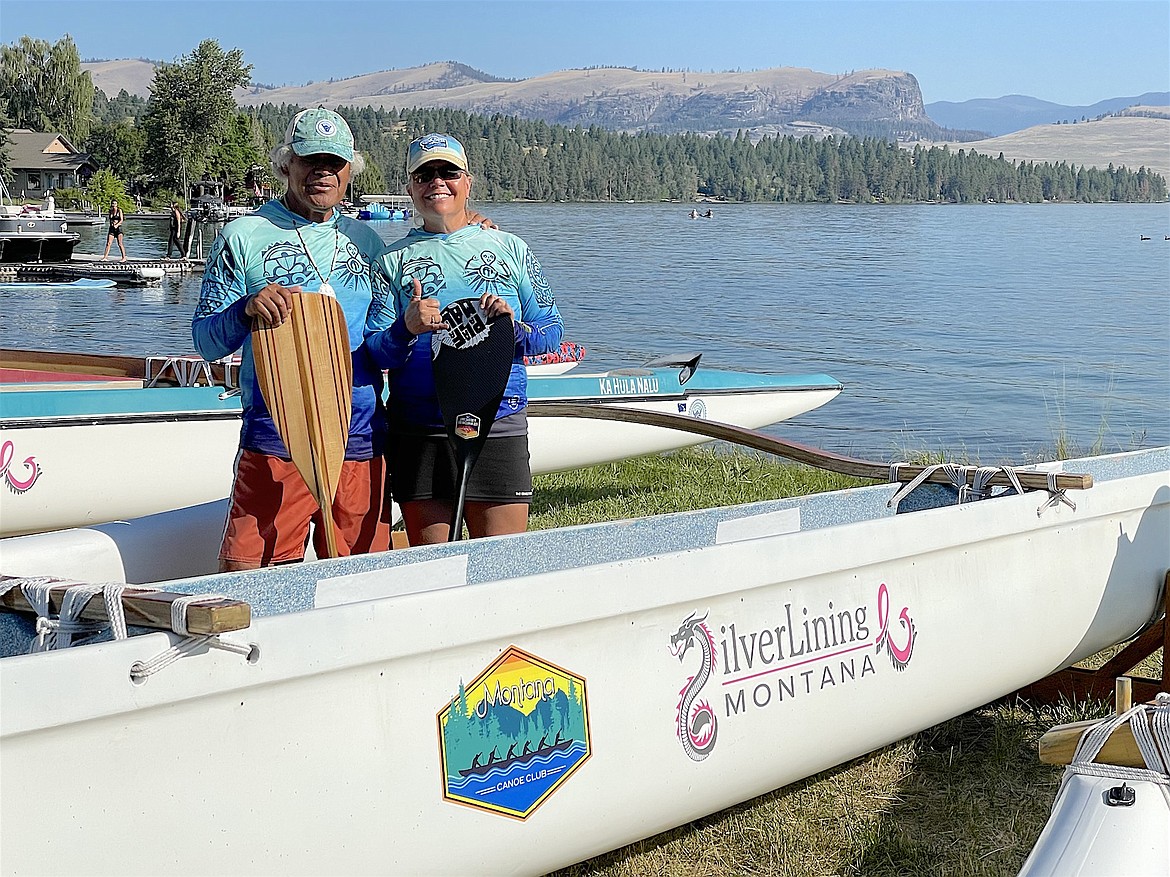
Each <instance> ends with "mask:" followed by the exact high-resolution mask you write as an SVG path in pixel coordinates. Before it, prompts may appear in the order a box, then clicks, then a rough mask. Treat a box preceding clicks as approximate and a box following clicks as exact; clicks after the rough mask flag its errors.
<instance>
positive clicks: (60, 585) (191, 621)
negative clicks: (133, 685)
mask: <svg viewBox="0 0 1170 877" xmlns="http://www.w3.org/2000/svg"><path fill="white" fill-rule="evenodd" d="M98 594H101V595H102V600H100V601H95V600H93V599H92V598H93V597H96V596H97V595H98ZM0 608H3V609H7V610H8V611H11V612H33V613H36V616H37V637H36V639H35V640H34V641H33V645H32V648H31V649H30V651H32V652H43V651H51V650H54V649H62V648H68V647H69V646H70V645H74V642H73V640H74V638H75V637H81V638H87V637H90V636H94V635H96V634H99V633H104V632H105V631H106V630H107V629H109V630H110V632H111V633H112V634H113V637H114V639H126V638H127V637H128V631H127V626H128V625H134V626H137V627H150V628H155V629H159V630H169V631H172V632H174V633H176V634H178V635H180V636H182V637H184V639H183V640H181V641H180V642H179V643H177V644H176V645H174V646H172V647H171V648H169V649H166V650H165V651H163V652H161V653H159V654H158V655H156V656H155V657H153V658H151V659H149V660H147V661H136V662H135V663H134V664H133V665H132V666H131V668H130V676H131V678H133V679H135V680H142V679H145V678H146V677H147V676H150V675H152V674H154V673H157V672H158V671H159V670H161V669H163V668H164V667H167V666H169V665H170V664H172V663H174V662H175V661H177V660H178V659H179V658H181V657H183V656H184V655H187V654H189V653H191V652H193V651H194V650H195V649H197V648H199V647H201V646H208V647H210V648H217V649H224V650H226V651H230V652H236V653H237V654H240V655H245V656H247V657H248V658H249V660H252V659H253V657H254V653H255V651H256V646H255V645H253V644H249V643H234V642H228V641H225V640H221V639H220V637H219V635H220V634H221V633H226V632H228V631H233V630H243V629H244V628H246V627H248V626H249V625H250V624H251V620H252V609H251V607H250V606H249V605H248V604H247V603H244V602H242V601H240V600H233V599H231V598H229V597H225V596H224V595H223V594H193V595H192V594H178V593H173V592H169V591H157V590H153V589H150V588H139V587H132V586H129V585H125V584H121V583H118V582H107V583H104V584H90V583H82V582H73V581H66V580H64V579H56V578H52V577H50V576H36V577H28V578H21V577H17V576H4V575H0ZM54 614H55V615H56V617H53V616H54Z"/></svg>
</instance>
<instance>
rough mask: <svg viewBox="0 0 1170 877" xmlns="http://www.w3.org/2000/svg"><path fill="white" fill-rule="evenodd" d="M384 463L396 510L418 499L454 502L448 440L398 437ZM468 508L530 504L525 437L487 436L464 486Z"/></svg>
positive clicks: (455, 482)
mask: <svg viewBox="0 0 1170 877" xmlns="http://www.w3.org/2000/svg"><path fill="white" fill-rule="evenodd" d="M386 457H387V462H388V464H389V465H388V468H389V471H390V490H391V491H392V493H393V496H394V501H395V502H396V503H398V504H400V505H401V504H402V503H404V502H411V501H412V500H420V499H445V500H450V501H452V502H454V500H455V491H456V487H457V486H458V484H459V481H458V475H457V473H456V472H455V453H454V452H453V451H452V450H451V443H450V441H449V440H448V439H447V436H445V435H444V436H441V437H438V436H422V435H409V434H404V433H397V434H396V435H392V436H391V438H390V441H389V443H388V447H387V451H386ZM467 499H468V501H470V502H499V503H511V502H523V503H530V502H532V470H531V468H530V467H529V464H528V436H527V435H501V436H488V439H487V441H486V442H484V445H483V450H482V451H480V453H479V459H478V460H477V461H476V463H475V466H474V467H473V468H472V470H471V480H470V481H469V482H468V485H467Z"/></svg>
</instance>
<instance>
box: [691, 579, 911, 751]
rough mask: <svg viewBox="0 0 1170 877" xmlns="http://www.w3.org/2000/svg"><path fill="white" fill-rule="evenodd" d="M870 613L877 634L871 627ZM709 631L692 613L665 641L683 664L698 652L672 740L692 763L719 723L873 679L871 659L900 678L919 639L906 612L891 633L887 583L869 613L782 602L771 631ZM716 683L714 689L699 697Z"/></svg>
mask: <svg viewBox="0 0 1170 877" xmlns="http://www.w3.org/2000/svg"><path fill="white" fill-rule="evenodd" d="M871 608H872V609H873V610H874V615H873V619H874V621H876V628H877V630H876V633H874V631H873V629H872V628H871V627H870V610H871ZM713 628H714V623H713V622H711V621H710V620H709V619H708V613H703V614H702V615H699V613H697V612H693V613H691V614H690V615H689V616H687V618H686V620H685V621H683V623H682V624H681V625H679V628H678V630H677V631H675V632H674V634H673V635H672V636H671V637H670V653H671V654H672V655H674V656H675V657H676V658H678V660H679V662H680V663H681V662H683V661H686V660H688V657H687V655H688V653H689V652H690V651H691V649H692V647H693V648H695V649H696V651H695V652H694V654H693V655H692V656H691V658H690V659H689V660H690V661H691V662H692V666H693V668H694V673H693V674H692V675H690V676H688V677H687V679H686V682H685V683H684V684H683V687H682V689H681V690H680V691H679V694H678V705H677V709H676V712H675V734H676V735H677V736H678V739H679V743H680V744H682V749H683V752H685V753H686V755H687V757H688V758H690V759H691V760H692V761H703V760H704V759H706V758H707V757H708V756H709V755H710V754H711V753H712V751H714V749H715V744H716V741H717V740H718V738H719V723H720V720H721V719H728V720H731V719H733V717H734V716H736V715H739V714H740V713H744V712H747V711H748V710H749V709H765V708H767V707H769V706H772V705H775V704H781V703H784V702H785V701H788V700H792V699H794V698H796V697H798V696H807V695H816V694H817V693H818V692H820V691H823V690H825V689H826V688H836V687H837V686H838V685H847V684H851V683H853V682H860V681H863V680H864V679H865V678H866V677H867V676H870V675H872V674H874V673H877V672H878V667H880V666H881V662H879V663H878V666H874V656H875V655H878V654H881V653H882V652H885V654H886V657H887V658H888V659H889V662H890V666H891V667H892V668H893V669H894V670H895V671H896V672H899V673H900V672H902V671H903V670H905V669H906V667H907V666H909V664H910V660H911V658H913V656H914V642H915V640H916V639H917V637H918V631H917V629H916V628H915V626H914V620H913V619H912V618H911V617H910V610H909V608H908V607H902V608H901V609H900V611H899V612H898V615H897V618H896V619H895V624H894V626H893V627H891V619H890V592H889V588H888V587H887V586H886V584H885V582H883V583H882V584H881V585H879V586H878V590H877V598H876V602H875V605H874V606H873V607H870V606H868V605H862V606H855V607H853V608H846V609H841V608H840V607H835V606H834V605H833V602H832V601H831V600H830V601H829V602H828V604H827V607H826V609H825V610H824V611H814V610H813V609H811V608H810V607H808V606H804V607H796V606H793V604H791V603H785V604H784V610H783V614H782V615H781V616H780V617H778V618H777V619H776V623H775V624H771V625H769V626H768V627H764V628H760V629H755V630H740V629H737V627H736V624H735V622H734V621H732V622H729V623H727V624H720V625H719V627H718V636H716V633H715V631H714V630H713ZM720 668H722V671H720ZM886 672H889V671H886ZM713 682H717V683H718V688H715V687H712V689H711V690H710V691H708V692H707V693H706V694H704V689H705V688H706V687H707V686H708V684H711V683H713Z"/></svg>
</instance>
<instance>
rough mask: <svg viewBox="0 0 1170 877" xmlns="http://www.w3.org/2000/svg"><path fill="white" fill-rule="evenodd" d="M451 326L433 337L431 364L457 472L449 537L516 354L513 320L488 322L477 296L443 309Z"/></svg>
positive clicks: (458, 529) (454, 536)
mask: <svg viewBox="0 0 1170 877" xmlns="http://www.w3.org/2000/svg"><path fill="white" fill-rule="evenodd" d="M442 317H443V321H444V322H446V323H447V325H448V326H449V327H450V328H448V329H445V330H444V331H442V332H436V333H435V334H434V335H433V336H432V340H431V357H432V359H431V367H432V369H433V371H434V376H435V391H436V393H437V394H438V397H439V408H440V409H441V410H442V412H443V424H444V426H445V427H446V429H447V438H448V439H449V440H450V442H451V447H452V449H453V450H454V452H455V469H456V472H457V474H458V477H459V485H458V492H457V495H456V499H455V509H454V514H453V517H452V521H451V536H450V538H451V540H452V541H455V540H458V539H460V538H462V529H463V505H464V499H465V497H466V494H467V482H468V479H469V478H470V476H471V470H472V467H473V466H474V465H475V460H476V458H478V457H479V452H480V450H481V449H482V448H483V443H484V442H485V441H487V437H488V433H489V432H490V431H491V428H492V423H493V422H494V421H495V416H496V411H497V409H498V408H499V407H500V400H501V399H503V397H504V390H505V389H506V388H507V386H508V374H509V372H510V371H511V368H512V360H513V358H514V357H515V355H516V340H515V333H514V331H513V329H512V321H511V320H510V319H507V318H497V319H494V320H491V321H489V320H488V318H487V315H486V314H485V313H484V312H483V309H482V308H480V306H479V301H478V300H477V299H471V298H469V299H460V300H459V301H456V302H452V303H451V304H449V305H448V306H447V307H445V308H443V311H442Z"/></svg>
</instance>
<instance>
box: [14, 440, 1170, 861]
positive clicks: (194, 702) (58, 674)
mask: <svg viewBox="0 0 1170 877" xmlns="http://www.w3.org/2000/svg"><path fill="white" fill-rule="evenodd" d="M1160 459H1161V462H1160V463H1159V465H1158V467H1157V468H1155V470H1154V471H1148V472H1146V473H1145V474H1133V475H1129V476H1126V477H1119V478H1116V479H1114V480H1108V479H1105V478H1103V477H1099V478H1098V483H1097V484H1096V485H1095V486H1094V487H1093V488H1092V489H1091V490H1090V491H1086V492H1083V493H1080V494H1078V495H1077V496H1076V509H1075V510H1073V509H1070V508H1068V507H1066V506H1064V505H1057V506H1055V507H1051V508H1047V509H1045V510H1044V512H1043V513H1042V514H1038V513H1037V509H1038V507H1039V506H1040V505H1041V504H1042V502H1043V499H1044V496H1043V494H1040V495H1037V494H1027V495H1025V496H1022V497H1010V498H1000V499H994V500H990V501H987V502H981V503H974V504H969V505H964V506H958V507H948V508H937V509H928V510H924V511H917V512H912V513H908V514H902V515H897V516H890V515H889V514H888V513H885V512H883V511H882V509H883V508H884V504H885V501H886V499H887V498H888V497H889V495H890V493H891V492H892V488H888V487H875V488H865V489H861V490H854V491H843V492H840V493H837V494H826V495H823V496H820V497H810V498H806V499H804V500H801V501H782V502H777V503H768V504H762V505H758V506H752V507H743V508H741V509H722V510H708V511H706V512H697V513H689V514H687V515H678V516H665V517H663V518H655V519H641V520H638V521H627V522H621V523H618V524H612V525H595V526H593V527H586V528H572V529H569V530H565V531H559V532H542V533H529V534H524V535H522V536H516V537H503V538H500V539H489V540H475V541H474V542H470V543H461V544H460V545H458V546H436V547H432V548H423V549H409V550H406V551H398V552H390V553H389V554H387V555H378V556H371V557H365V558H351V559H346V560H340V561H328V562H325V563H319V564H305V565H302V566H299V567H296V568H287V569H286V570H283V571H281V572H280V573H278V574H276V575H275V576H274V575H272V574H268V575H263V574H256V575H252V576H247V575H245V576H228V577H214V578H210V579H206V580H202V579H200V580H192V581H189V582H185V583H183V584H182V585H181V586H180V585H175V586H174V587H175V589H177V590H190V591H196V592H198V591H203V590H212V591H216V592H225V593H232V594H233V595H235V596H239V597H241V598H248V599H250V600H251V601H252V602H253V606H254V607H259V613H260V614H261V615H262V616H263V617H259V618H257V619H256V620H255V621H254V623H253V626H252V627H251V628H250V629H249V630H247V631H243V632H240V633H239V634H235V635H231V636H229V637H226V638H229V639H235V640H237V641H241V642H247V643H252V644H254V645H255V646H256V647H257V648H256V651H255V652H254V654H253V660H245V659H243V658H241V657H240V656H239V655H236V654H232V653H226V652H221V651H214V650H213V651H211V652H208V653H200V654H196V655H194V656H192V657H190V658H187V659H183V660H181V661H179V662H178V663H176V664H174V665H172V666H171V667H169V668H167V669H166V670H164V671H162V672H161V673H159V674H157V675H155V676H152V677H150V678H149V679H148V680H147V681H146V682H145V683H143V684H135V683H133V682H131V681H130V679H129V678H128V670H129V667H130V665H131V663H132V662H134V661H135V660H146V659H148V658H150V657H151V656H153V655H154V654H156V653H157V652H159V651H160V650H161V649H162V648H164V647H165V646H166V645H168V643H169V642H170V638H169V637H168V636H167V635H163V634H152V635H148V636H142V637H136V638H132V639H131V640H128V641H123V642H117V643H106V644H99V645H94V646H88V647H82V648H79V649H74V650H73V651H71V652H64V653H57V654H51V655H32V656H21V657H10V658H4V659H2V660H0V697H2V699H3V702H4V705H5V708H4V710H3V713H2V714H0V743H2V745H0V772H2V773H3V775H4V778H5V782H4V784H3V787H2V789H0V797H2V809H0V817H2V818H0V825H2V826H3V828H2V831H3V838H2V840H3V845H4V849H5V864H6V866H7V867H8V868H10V869H12V870H14V871H24V870H37V869H39V870H45V869H46V868H47V869H49V870H53V871H58V872H73V871H78V872H82V871H84V872H93V871H95V870H101V869H102V868H103V867H106V866H105V864H104V863H110V864H109V868H110V869H113V868H115V867H116V868H117V870H118V871H119V872H120V873H124V874H130V873H150V872H158V871H161V870H166V871H168V872H174V873H196V872H201V873H208V872H215V873H236V872H242V871H247V872H268V871H275V870H281V871H286V872H288V873H314V872H317V873H320V872H332V873H338V872H364V871H369V870H371V869H375V870H384V871H386V872H388V873H396V874H398V873H401V874H407V873H410V874H414V873H428V874H429V873H491V874H505V873H516V874H537V873H544V872H547V871H549V870H551V869H553V868H556V867H559V866H562V865H566V864H569V863H571V862H574V861H579V860H581V859H584V858H587V857H589V856H591V855H594V854H597V853H600V852H602V851H605V850H609V849H612V848H614V847H616V846H619V845H621V844H623V843H626V842H629V841H632V840H635V839H638V838H642V837H646V836H649V835H652V834H654V833H656V832H659V831H662V830H665V829H667V828H670V827H673V826H676V825H679V824H682V823H684V822H686V821H689V820H692V819H695V818H698V817H700V816H703V815H706V814H709V813H711V812H714V811H717V810H719V809H722V808H725V807H728V806H731V805H733V804H735V803H738V802H740V801H744V800H747V799H749V798H751V797H753V796H756V795H759V794H762V793H764V792H767V791H770V790H772V789H775V788H778V787H780V786H783V785H785V784H787V783H790V782H793V781H795V780H798V779H802V778H804V777H807V776H809V775H812V774H814V773H816V772H818V771H820V770H823V769H826V768H828V767H831V766H833V765H836V764H839V763H841V762H843V761H845V760H848V759H850V758H853V757H856V756H859V755H861V754H863V753H866V752H869V751H872V750H873V749H875V748H877V747H880V746H882V745H885V744H888V743H890V742H892V741H895V740H897V739H900V738H902V737H904V736H906V735H908V734H911V733H914V732H916V731H918V730H921V729H922V728H925V727H928V726H930V725H932V724H935V723H937V722H939V721H942V720H945V719H947V718H949V717H952V716H954V715H957V714H960V713H962V712H964V711H967V710H969V709H971V708H974V707H976V706H978V705H980V704H983V703H986V702H987V701H989V700H992V699H994V698H996V697H999V696H1002V695H1004V694H1007V693H1009V692H1011V691H1013V690H1015V689H1016V688H1018V687H1020V686H1022V685H1025V684H1027V683H1030V682H1032V681H1035V680H1037V679H1039V678H1041V677H1043V676H1045V675H1047V674H1048V673H1050V672H1052V671H1054V670H1056V669H1058V668H1060V667H1063V666H1066V665H1067V664H1069V663H1071V662H1073V661H1075V660H1078V659H1080V658H1083V657H1085V656H1087V655H1089V654H1092V653H1094V652H1096V651H1098V650H1100V649H1101V648H1103V647H1105V646H1107V645H1110V644H1112V643H1115V642H1118V641H1120V640H1122V639H1124V638H1126V637H1128V636H1130V635H1132V634H1133V633H1134V632H1135V631H1136V630H1137V629H1139V628H1140V627H1142V626H1143V625H1144V624H1145V623H1147V622H1148V621H1149V620H1150V619H1151V618H1152V617H1153V616H1154V613H1155V611H1156V608H1157V606H1158V598H1159V587H1160V583H1161V581H1162V579H1163V577H1164V575H1165V571H1166V569H1167V568H1170V543H1168V542H1167V540H1166V538H1165V534H1166V532H1167V531H1168V529H1170V473H1168V472H1167V465H1166V462H1167V454H1166V453H1165V452H1163V453H1162V455H1161V458H1160ZM1073 471H1084V469H1081V468H1075V469H1073ZM769 534H770V535H769ZM635 541H636V542H637V543H638V544H639V545H641V546H642V547H641V548H640V549H639V548H638V547H636V546H629V545H628V544H627V543H630V542H635ZM646 545H653V546H657V547H656V548H655V549H654V550H655V551H658V552H660V553H650V554H640V553H638V552H639V551H644V550H645V546H646ZM679 545H681V546H684V547H683V548H681V549H679V550H675V549H674V548H673V547H672V546H679ZM688 545H690V546H694V547H689V548H687V547H685V546H688ZM623 552H625V556H623ZM591 561H593V562H595V565H587V564H589V563H590V562H591ZM558 564H560V565H561V567H560V569H559V570H558V569H556V566H557V565H558ZM550 568H552V569H553V571H547V570H549V569H550ZM542 570H545V571H542ZM465 584H468V585H471V586H470V587H464V586H463V585H465ZM353 600H361V601H362V602H346V601H353ZM265 601H268V602H269V603H270V604H271V603H278V604H280V605H282V606H283V607H284V608H283V609H280V610H277V611H282V612H285V613H286V614H268V615H265V614H264V613H265V612H266V611H274V610H272V609H271V608H269V609H268V610H265V608H264V604H265ZM314 606H315V607H316V608H312V607H314ZM297 608H303V609H307V610H309V611H289V609H293V610H295V609H297ZM883 632H884V634H885V635H884V636H883ZM504 654H507V655H509V657H512V656H514V655H519V656H521V657H518V658H516V660H518V661H519V662H520V664H521V671H524V669H525V667H527V669H528V671H529V672H530V673H536V674H541V673H546V672H547V673H548V675H549V678H552V676H553V675H554V674H560V675H558V679H559V678H560V676H562V675H563V676H571V677H572V678H573V679H574V680H576V681H577V696H578V697H579V698H580V700H581V702H582V703H584V704H585V705H586V707H587V722H586V723H585V727H587V729H588V741H587V742H588V747H587V752H586V753H582V754H583V755H585V756H586V757H584V758H581V759H579V761H578V763H577V764H575V765H574V767H573V770H572V772H571V773H569V774H568V775H567V776H566V777H565V779H564V780H563V782H560V783H559V784H557V785H554V786H553V787H552V788H551V789H549V790H548V791H547V793H546V796H545V798H544V799H543V800H542V801H540V802H539V804H538V806H536V807H535V808H534V809H533V810H532V811H531V812H528V813H526V814H523V815H522V816H521V815H517V814H515V813H501V812H499V811H498V810H492V809H490V808H488V807H484V806H475V805H469V804H468V803H467V802H466V801H460V800H452V797H451V795H450V794H449V787H450V783H449V781H448V778H447V776H446V773H449V772H450V771H449V769H450V768H451V767H452V765H445V764H444V755H445V753H446V750H445V749H444V746H445V745H446V742H445V739H444V731H445V728H446V726H445V725H444V712H445V711H448V710H449V709H450V707H451V704H452V702H453V698H455V699H456V701H455V702H459V701H458V697H459V696H460V694H459V693H460V690H461V687H462V686H463V685H464V683H466V685H467V694H466V700H465V701H464V703H465V704H466V705H467V707H468V708H469V710H470V711H471V713H472V714H473V715H475V716H478V715H479V712H480V709H481V707H483V705H484V704H485V703H493V708H494V704H498V703H501V702H503V696H502V695H500V694H499V692H500V690H501V689H500V687H496V688H494V689H493V688H492V685H493V684H495V683H497V682H499V680H500V678H501V677H499V676H497V677H491V676H487V677H485V675H484V674H485V671H486V670H487V669H488V668H491V667H492V666H493V665H494V663H495V662H497V660H498V659H499V658H500V657H501V655H504ZM525 661H527V662H528V663H527V664H525V663H524V662H525ZM703 667H707V668H708V669H709V671H710V672H709V678H706V679H704V678H703V677H704V676H705V675H707V674H706V671H704V670H703V669H702V668H703ZM541 668H544V669H541ZM548 668H553V669H548ZM521 675H523V672H522V673H521ZM532 678H533V677H531V676H530V678H529V681H530V682H531V681H532ZM535 678H540V676H539V675H538V676H536V677H535ZM485 679H486V681H482V680H485ZM513 680H514V677H513ZM696 680H699V681H701V682H702V685H701V686H700V687H699V690H698V691H696V690H695V687H696V685H698V684H699V683H698V682H697V681H696ZM481 681H482V688H483V691H480V687H481V684H480V683H481ZM558 686H559V682H558ZM504 690H505V691H506V690H507V685H506V683H505V685H504ZM515 690H516V691H519V692H520V695H519V698H520V699H519V700H516V701H513V702H514V703H516V704H518V705H520V706H521V707H526V706H530V705H525V704H523V702H522V701H523V696H524V694H525V692H528V693H529V694H532V692H533V691H535V692H536V696H539V693H540V691H541V689H540V687H539V686H537V687H536V688H535V689H526V688H524V686H523V684H522V683H521V684H520V686H519V687H518V688H516V689H515ZM560 690H561V689H560V688H559V687H558V688H557V691H558V692H559V691H560ZM680 692H682V693H683V694H682V695H681V701H680ZM50 693H51V694H50ZM692 695H693V696H692ZM492 696H494V697H495V698H496V701H494V702H493V701H492V700H491V697H492ZM477 698H478V700H477ZM680 706H681V707H682V715H683V717H684V722H683V725H682V726H681V727H680V723H679V713H680ZM704 710H705V711H704ZM485 712H486V708H485ZM534 712H535V711H534ZM447 715H448V718H449V713H447ZM538 728H539V726H538ZM536 735H537V733H536V730H534V731H533V733H532V737H535V736H536ZM127 764H132V765H134V771H133V777H132V778H131V777H130V776H129V775H128V773H127V770H126V765H127ZM459 766H463V767H467V766H468V765H467V764H463V765H459V764H456V765H453V767H459ZM445 767H446V768H448V770H446V771H445ZM631 778H636V779H634V780H633V781H632V780H631ZM546 779H547V777H544V776H543V775H541V773H540V771H539V770H530V771H528V772H527V773H521V774H519V775H517V776H514V777H509V778H503V779H501V783H500V784H501V785H503V786H506V785H507V784H509V783H513V784H515V783H519V785H520V786H521V787H522V786H523V785H524V784H525V783H539V782H544V781H545V780H546ZM34 785H39V786H42V787H46V788H53V789H55V790H56V794H54V795H51V796H49V795H46V796H30V795H27V794H24V792H23V790H25V789H27V788H29V787H33V786H34ZM500 793H501V792H500V790H498V789H497V790H493V791H492V792H491V793H490V794H488V795H486V796H485V800H488V803H491V801H492V800H495V799H494V798H492V796H493V795H497V794H500ZM615 805H617V807H616V809H617V811H618V812H619V813H620V814H621V815H620V818H613V815H612V814H613V812H614V810H615ZM138 816H143V817H146V816H149V818H150V819H151V820H152V822H154V823H155V824H163V825H175V826H181V830H175V831H173V832H170V833H169V834H168V842H167V843H166V844H126V843H124V832H125V826H126V825H127V824H128V823H129V822H130V821H131V820H133V819H134V818H135V817H138ZM49 820H52V821H53V824H57V825H62V826H69V831H67V832H65V831H62V832H57V833H54V834H49V835H46V834H44V833H40V832H38V831H37V830H36V826H40V825H45V824H47V822H48V821H49ZM339 839H344V840H339Z"/></svg>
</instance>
